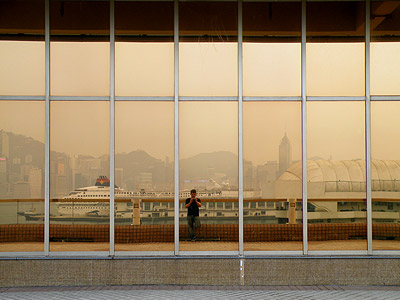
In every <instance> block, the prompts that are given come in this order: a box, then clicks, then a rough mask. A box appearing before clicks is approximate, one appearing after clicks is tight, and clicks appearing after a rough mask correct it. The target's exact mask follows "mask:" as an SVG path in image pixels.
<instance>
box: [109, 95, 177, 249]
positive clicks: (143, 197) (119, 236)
mask: <svg viewBox="0 0 400 300" xmlns="http://www.w3.org/2000/svg"><path fill="white" fill-rule="evenodd" d="M115 116H116V127H115V138H116V141H115V153H116V154H115V184H116V185H117V187H116V190H115V191H116V192H115V202H116V208H115V243H116V250H117V251H173V249H174V162H173V161H174V103H173V102H145V101H135V102H128V101H119V102H117V103H116V111H115Z"/></svg>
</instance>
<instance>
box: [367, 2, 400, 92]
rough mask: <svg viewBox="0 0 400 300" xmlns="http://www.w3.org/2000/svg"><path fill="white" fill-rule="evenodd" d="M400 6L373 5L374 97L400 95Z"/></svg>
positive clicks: (387, 3) (372, 77) (372, 55)
mask: <svg viewBox="0 0 400 300" xmlns="http://www.w3.org/2000/svg"><path fill="white" fill-rule="evenodd" d="M399 70H400V6H399V3H397V1H379V2H372V3H371V94H372V95H399V94H400V71H399Z"/></svg>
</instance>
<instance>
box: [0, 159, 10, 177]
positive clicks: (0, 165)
mask: <svg viewBox="0 0 400 300" xmlns="http://www.w3.org/2000/svg"><path fill="white" fill-rule="evenodd" d="M0 182H2V183H7V182H8V176H7V158H5V157H0Z"/></svg>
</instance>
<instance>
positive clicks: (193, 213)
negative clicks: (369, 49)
mask: <svg viewBox="0 0 400 300" xmlns="http://www.w3.org/2000/svg"><path fill="white" fill-rule="evenodd" d="M196 195H197V193H196V190H191V191H190V198H187V199H186V205H185V206H186V208H187V209H188V214H187V221H188V229H189V237H190V240H191V241H192V242H194V241H195V240H196V236H195V234H194V229H195V228H199V227H200V226H201V224H200V217H199V207H201V201H200V199H198V198H197V197H196Z"/></svg>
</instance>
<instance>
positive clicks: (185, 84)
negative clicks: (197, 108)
mask: <svg viewBox="0 0 400 300" xmlns="http://www.w3.org/2000/svg"><path fill="white" fill-rule="evenodd" d="M179 9H180V13H179V18H180V21H179V40H180V44H179V94H180V95H181V96H236V95H237V68H238V67H237V60H238V59H237V3H235V2H181V3H180V4H179ZM194 20H195V21H194Z"/></svg>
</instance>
